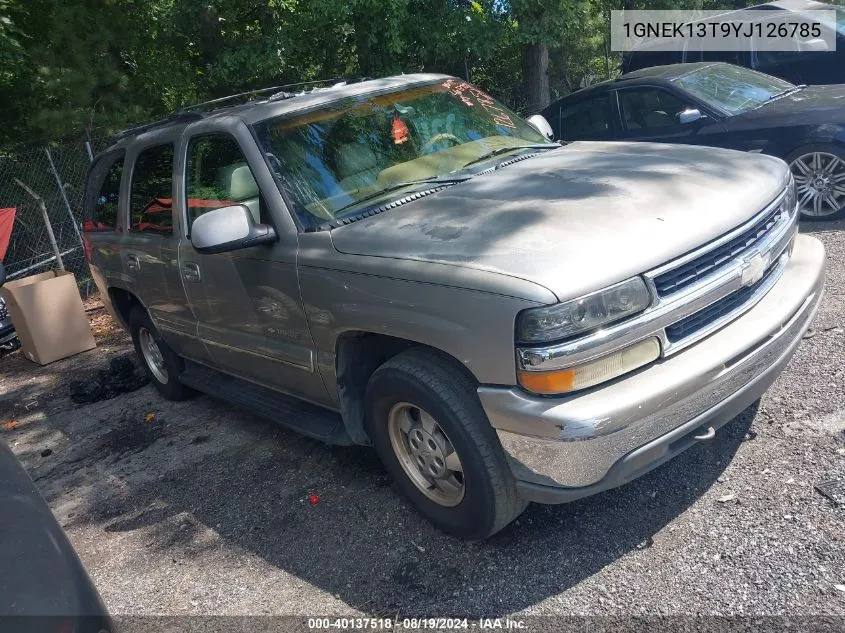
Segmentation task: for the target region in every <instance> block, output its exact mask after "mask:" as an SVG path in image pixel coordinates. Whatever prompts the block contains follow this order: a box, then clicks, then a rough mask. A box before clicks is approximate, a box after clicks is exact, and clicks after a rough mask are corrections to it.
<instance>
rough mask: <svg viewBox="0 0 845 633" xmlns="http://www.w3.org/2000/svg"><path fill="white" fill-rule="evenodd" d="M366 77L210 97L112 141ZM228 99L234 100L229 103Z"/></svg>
mask: <svg viewBox="0 0 845 633" xmlns="http://www.w3.org/2000/svg"><path fill="white" fill-rule="evenodd" d="M367 79H368V77H362V78H356V79H343V78H342V77H334V78H332V79H318V80H315V81H300V82H298V83H293V84H284V85H282V86H271V87H269V88H259V89H256V90H247V91H246V92H239V93H237V94H233V95H229V96H227V97H219V98H217V99H211V100H210V101H203V102H201V103H195V104H192V105H189V106H184V107H182V108H179V109H178V110H177V111H176V112H174V113H173V114H171V115H170V116H167V117H165V118H163V119H159V120H157V121H153V122H152V123H145V124H143V125H138V126H135V127H131V128H127V129H125V130H122V131H120V132H118V133H117V134H115V135H114V137H113V140H112V142H115V143H116V142H117V141H119V140H121V139H123V138H126V137H127V136H133V135H136V134H142V133H143V132H148V131H150V130H153V129H155V128H159V127H163V126H165V125H170V124H172V123H188V122H191V121H199V120H200V119H202V118H203V115H204V114H207V113H209V112H213V111H214V110H218V109H220V108H225V107H228V106H230V105H240V104H243V103H248V102H249V101H251V100H252V99H253V98H255V97H257V96H261V95H266V94H267V93H269V96H267V97H265V100H266V101H277V100H281V99H290V98H291V97H295V96H296V94H294V93H291V92H288V91H287V89H290V88H302V87H305V86H316V85H319V84H334V83H338V82H344V83H357V82H359V81H366V80H367ZM238 99H239V100H240V101H236V100H238ZM230 101H236V102H235V103H229V102H230Z"/></svg>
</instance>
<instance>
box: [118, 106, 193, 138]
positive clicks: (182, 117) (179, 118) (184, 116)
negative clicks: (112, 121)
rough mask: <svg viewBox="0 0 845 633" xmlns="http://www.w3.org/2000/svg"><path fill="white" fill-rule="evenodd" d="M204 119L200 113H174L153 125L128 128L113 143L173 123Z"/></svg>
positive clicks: (145, 124) (146, 124)
mask: <svg viewBox="0 0 845 633" xmlns="http://www.w3.org/2000/svg"><path fill="white" fill-rule="evenodd" d="M201 118H203V117H202V114H200V113H199V112H183V111H181V110H180V111H178V112H174V113H173V114H171V115H170V116H168V117H165V118H164V119H159V120H158V121H153V122H152V123H144V124H143V125H136V126H135V127H130V128H126V129H125V130H121V131H120V132H118V133H117V134H115V135H114V137H113V139H112V142H114V143H116V142H117V141H119V140H120V139H123V138H126V137H127V136H132V135H134V134H142V133H143V132H148V131H150V130H153V129H155V128H157V127H163V126H165V125H170V124H171V123H183V122H184V123H187V122H190V121H199V120H200V119H201Z"/></svg>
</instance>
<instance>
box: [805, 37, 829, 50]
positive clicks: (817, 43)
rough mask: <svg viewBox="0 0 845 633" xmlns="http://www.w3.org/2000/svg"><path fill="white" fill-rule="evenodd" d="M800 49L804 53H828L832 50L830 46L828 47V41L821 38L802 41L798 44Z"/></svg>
mask: <svg viewBox="0 0 845 633" xmlns="http://www.w3.org/2000/svg"><path fill="white" fill-rule="evenodd" d="M798 49H799V50H800V51H801V52H802V53H826V52H828V51H829V50H830V47H828V45H827V42H826V41H825V40H821V39H819V40H807V41H806V42H800V43H799V44H798Z"/></svg>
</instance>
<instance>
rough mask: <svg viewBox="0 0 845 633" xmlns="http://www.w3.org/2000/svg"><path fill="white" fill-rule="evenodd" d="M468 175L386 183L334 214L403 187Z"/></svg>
mask: <svg viewBox="0 0 845 633" xmlns="http://www.w3.org/2000/svg"><path fill="white" fill-rule="evenodd" d="M469 179H470V176H459V177H456V178H438V177H437V176H432V177H431V178H420V179H418V180H406V181H404V182H396V183H393V184H392V185H388V186H387V187H385V188H384V189H379V190H378V191H374V192H373V193H371V194H368V195H366V196H364V197H363V198H361V199H360V200H356V201H355V202H350V203H349V204H347V205H346V206H344V207H341V208H340V209H338V210H337V211H336V212H335V216H338V215H339V214H341V213H342V212H343V211H346V210H347V209H351V208H353V207H357V206H358V205H360V204H363V203H364V202H369V201H370V200H374V199H376V198H380V197H381V196H383V195H384V194H386V193H390V192H391V191H397V190H399V189H404V188H405V187H413V186H414V185H456V184H458V183H459V182H464V181H466V180H469Z"/></svg>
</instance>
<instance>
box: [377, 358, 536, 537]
mask: <svg viewBox="0 0 845 633" xmlns="http://www.w3.org/2000/svg"><path fill="white" fill-rule="evenodd" d="M366 399H367V431H368V433H369V435H370V438H371V439H372V441H373V444H374V446H375V449H376V451H377V452H378V454H379V457H380V458H381V461H382V462H383V463H384V465H385V468H386V469H387V470H388V472H390V474H391V475H392V476H393V478H394V480H395V481H396V483H397V486H398V487H399V488H400V489H401V490H402V492H403V493H404V494H405V496H406V497H407V498H408V499H409V500H410V501H411V503H413V505H414V506H415V507H416V508H417V510H419V511H420V513H422V514H423V516H425V517H426V518H427V519H428V520H429V521H431V522H432V523H433V524H434V525H435V526H437V527H438V528H440V529H441V530H443V531H445V532H448V533H450V534H454V535H455V536H460V537H463V538H471V539H480V538H485V537H487V536H490V535H492V534H494V533H496V532H498V531H499V530H501V529H502V528H504V527H505V526H506V525H508V523H510V522H511V521H513V520H514V519H515V518H516V517H517V516H519V515H520V514H521V513H522V511H523V510H524V509H525V507H526V505H527V503H526V502H524V501H522V500H521V499H520V498H519V497H518V495H517V491H516V484H515V482H514V478H513V475H512V474H511V471H510V468H509V466H508V464H507V460H506V458H505V454H504V451H503V450H502V447H501V444H500V443H499V440H498V438H497V437H496V433H495V431H494V430H493V427H491V426H490V422H489V421H488V420H487V416H486V415H485V413H484V409H482V407H481V403H480V402H479V400H478V396H477V394H476V391H475V385H474V383H473V381H472V380H471V379H470V378H469V377H468V376H467V375H466V374H465V373H464V372H463V371H461V370H460V369H458V368H456V367H454V365H453V363H452V361H450V359H448V358H446V357H444V356H442V355H440V354H438V353H437V352H434V351H432V350H428V349H425V348H413V349H410V350H407V351H405V352H402V353H401V354H398V355H397V356H395V357H393V358H392V359H390V360H388V361H387V362H386V363H384V364H383V365H382V366H381V367H379V368H378V369H377V370H376V371H375V372H374V373H373V375H372V377H371V378H370V381H369V383H368V385H367V396H366Z"/></svg>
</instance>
